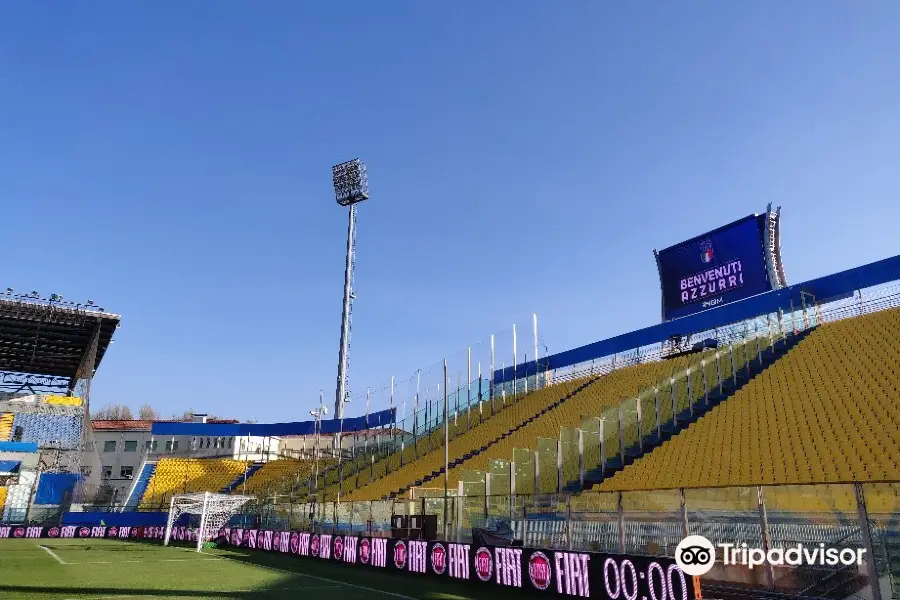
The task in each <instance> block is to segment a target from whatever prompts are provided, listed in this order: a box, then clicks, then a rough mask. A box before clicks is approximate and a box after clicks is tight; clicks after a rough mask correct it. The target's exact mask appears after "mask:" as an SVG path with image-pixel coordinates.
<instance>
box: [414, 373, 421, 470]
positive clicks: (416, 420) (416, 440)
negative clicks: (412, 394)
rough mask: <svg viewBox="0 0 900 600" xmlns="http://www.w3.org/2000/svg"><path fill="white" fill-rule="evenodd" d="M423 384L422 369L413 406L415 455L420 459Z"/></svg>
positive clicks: (417, 381)
mask: <svg viewBox="0 0 900 600" xmlns="http://www.w3.org/2000/svg"><path fill="white" fill-rule="evenodd" d="M421 383H422V369H419V370H418V371H416V399H415V404H414V405H413V455H414V456H415V457H416V458H419V432H418V431H417V430H418V427H419V386H420V385H421Z"/></svg>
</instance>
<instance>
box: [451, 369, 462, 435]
mask: <svg viewBox="0 0 900 600" xmlns="http://www.w3.org/2000/svg"><path fill="white" fill-rule="evenodd" d="M459 378H460V374H459V373H457V374H456V409H455V410H454V412H453V426H454V427H456V420H457V419H458V418H459V394H460V392H462V385H461V384H460V382H459Z"/></svg>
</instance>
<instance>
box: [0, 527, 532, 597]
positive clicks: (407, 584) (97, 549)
mask: <svg viewBox="0 0 900 600" xmlns="http://www.w3.org/2000/svg"><path fill="white" fill-rule="evenodd" d="M485 597H489V598H491V600H500V599H505V598H509V599H511V598H513V597H517V598H521V597H522V593H521V590H519V593H517V594H514V593H513V592H512V590H502V589H497V588H494V587H493V586H488V587H485V586H478V585H475V584H467V583H464V582H452V581H439V580H435V579H432V578H427V577H422V576H416V575H408V574H403V575H401V574H397V573H389V572H378V571H375V570H372V569H367V568H363V567H351V566H344V565H340V564H333V563H325V562H319V561H317V560H314V559H308V558H299V557H295V556H290V555H282V554H277V553H268V552H260V551H257V550H246V549H235V548H230V549H208V550H204V551H203V553H197V552H196V551H194V549H193V548H187V547H163V546H162V545H161V544H159V543H158V542H157V543H142V542H128V541H117V540H86V539H69V540H66V539H16V540H0V599H3V600H7V599H9V600H68V599H72V600H76V599H77V600H113V599H116V600H157V599H164V598H165V599H170V598H180V599H185V600H186V599H190V600H213V599H216V600H223V599H230V598H235V599H241V600H251V599H254V600H258V599H266V600H269V599H275V598H278V599H287V598H291V599H300V600H314V599H317V598H340V599H341V600H404V599H405V600H409V599H417V600H418V599H422V600H470V599H471V600H474V599H477V598H485Z"/></svg>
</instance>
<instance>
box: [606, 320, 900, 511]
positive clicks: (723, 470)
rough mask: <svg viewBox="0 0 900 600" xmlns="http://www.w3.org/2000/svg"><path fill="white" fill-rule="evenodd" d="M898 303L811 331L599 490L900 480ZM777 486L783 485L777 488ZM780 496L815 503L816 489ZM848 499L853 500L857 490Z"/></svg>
mask: <svg viewBox="0 0 900 600" xmlns="http://www.w3.org/2000/svg"><path fill="white" fill-rule="evenodd" d="M897 340H900V309H891V310H885V311H882V312H876V313H873V314H869V315H864V316H860V317H856V318H852V319H846V320H843V321H837V322H834V323H828V324H825V325H822V326H820V327H818V328H816V329H815V330H813V331H812V332H811V333H810V334H809V335H808V337H807V338H806V339H804V340H803V341H801V342H800V343H799V344H798V345H797V346H796V347H795V348H793V349H792V350H790V351H789V352H788V353H787V354H786V355H785V356H784V357H782V358H781V359H780V360H778V361H777V362H775V363H774V364H773V365H772V366H771V367H769V368H768V369H766V370H765V371H764V372H763V373H762V374H761V375H760V376H758V377H757V378H755V379H754V380H753V381H752V382H751V383H750V384H748V385H747V386H745V387H743V388H742V389H740V390H738V391H737V392H736V393H735V394H734V396H733V397H731V398H729V399H728V400H726V401H725V402H723V403H722V404H720V405H719V406H717V407H716V408H714V409H713V410H712V411H711V412H710V413H708V414H707V415H705V416H703V417H702V418H700V419H699V420H698V421H697V422H696V423H694V424H692V425H691V426H690V427H688V428H687V429H686V430H685V431H683V432H682V433H680V434H679V435H677V436H675V437H673V438H672V439H671V440H669V441H668V442H666V443H665V444H663V445H662V446H661V447H659V448H657V449H656V450H654V451H653V452H651V453H649V454H648V455H646V456H644V457H643V458H641V459H639V460H638V461H637V462H635V463H634V464H633V465H630V466H628V467H626V468H625V469H624V470H623V471H622V472H621V473H619V474H617V475H615V476H614V477H612V478H610V479H609V480H607V481H605V482H603V483H602V484H600V485H599V486H597V487H596V489H597V490H599V491H620V490H621V491H624V490H646V489H650V488H698V487H720V486H749V485H774V484H778V485H788V484H808V483H838V482H876V481H889V480H894V481H895V480H897V479H900V433H898V432H900V401H898V398H900V369H898V368H897V365H898V364H900V343H898V341H897ZM773 493H778V492H773ZM781 501H782V502H783V503H787V504H790V503H792V502H793V503H794V505H795V506H794V507H795V508H797V509H801V508H814V507H815V505H816V499H815V497H812V496H808V495H801V494H787V495H786V496H785V497H784V498H783V499H782V500H781ZM846 502H847V503H848V505H849V506H852V498H847V499H846Z"/></svg>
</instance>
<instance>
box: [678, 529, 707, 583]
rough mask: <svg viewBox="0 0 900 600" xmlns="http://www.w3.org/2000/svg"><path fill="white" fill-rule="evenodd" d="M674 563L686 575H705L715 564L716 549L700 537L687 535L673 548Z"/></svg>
mask: <svg viewBox="0 0 900 600" xmlns="http://www.w3.org/2000/svg"><path fill="white" fill-rule="evenodd" d="M675 562H676V563H678V568H680V569H681V570H682V571H684V572H685V574H687V575H693V576H695V577H696V576H698V575H706V574H707V573H709V570H710V569H712V568H713V565H714V564H715V562H716V548H715V546H713V543H712V542H710V541H709V540H708V539H706V538H705V537H703V536H702V535H689V536H687V537H686V538H684V539H683V540H681V542H680V543H679V544H678V546H677V547H676V548H675Z"/></svg>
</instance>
